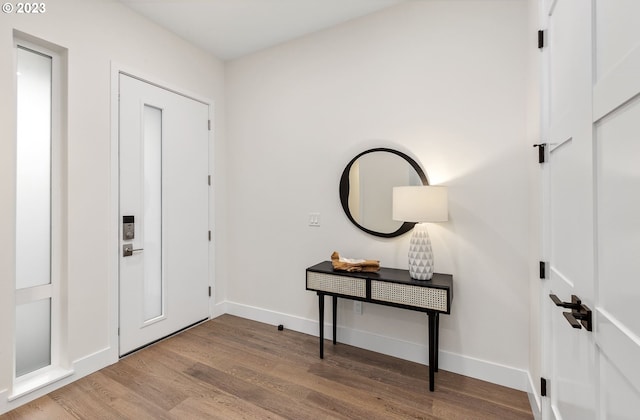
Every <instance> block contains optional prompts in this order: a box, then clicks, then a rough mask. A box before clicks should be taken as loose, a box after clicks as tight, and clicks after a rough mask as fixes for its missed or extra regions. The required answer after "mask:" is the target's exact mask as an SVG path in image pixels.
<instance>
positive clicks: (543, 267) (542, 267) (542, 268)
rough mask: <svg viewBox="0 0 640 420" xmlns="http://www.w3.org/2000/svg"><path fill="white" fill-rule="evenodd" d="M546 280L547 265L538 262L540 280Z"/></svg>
mask: <svg viewBox="0 0 640 420" xmlns="http://www.w3.org/2000/svg"><path fill="white" fill-rule="evenodd" d="M546 278H547V263H546V262H544V261H540V279H546Z"/></svg>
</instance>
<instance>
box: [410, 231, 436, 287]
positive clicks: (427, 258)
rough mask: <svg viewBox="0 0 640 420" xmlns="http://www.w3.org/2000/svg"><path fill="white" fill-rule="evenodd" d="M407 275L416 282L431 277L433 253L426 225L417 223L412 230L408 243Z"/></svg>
mask: <svg viewBox="0 0 640 420" xmlns="http://www.w3.org/2000/svg"><path fill="white" fill-rule="evenodd" d="M409 275H410V276H411V278H412V279H416V280H431V278H432V277H433V251H432V250H431V239H430V238H429V233H428V232H427V224H426V223H418V224H416V225H415V227H414V228H413V234H412V235H411V241H410V242H409Z"/></svg>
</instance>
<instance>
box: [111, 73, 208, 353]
mask: <svg viewBox="0 0 640 420" xmlns="http://www.w3.org/2000/svg"><path fill="white" fill-rule="evenodd" d="M119 94H120V104H119V167H120V170H119V191H120V219H119V220H120V222H121V225H120V232H119V236H120V248H119V253H120V273H119V279H120V280H119V285H120V317H119V328H120V349H119V353H120V355H121V356H122V355H125V354H127V353H129V352H131V351H133V350H136V349H138V348H140V347H143V346H145V345H147V344H149V343H151V342H154V341H156V340H158V339H160V338H163V337H166V336H168V335H170V334H172V333H174V332H176V331H179V330H181V329H183V328H185V327H188V326H190V325H192V324H194V323H197V322H199V321H202V320H204V319H207V318H208V316H209V287H208V285H209V280H208V265H209V263H208V254H209V252H208V249H209V238H208V236H209V233H208V231H209V227H208V225H209V222H208V172H209V170H208V150H209V149H208V121H209V117H208V113H209V109H208V105H206V104H203V103H201V102H199V101H196V100H193V99H190V98H187V97H185V96H183V95H179V94H177V93H174V92H171V91H169V90H166V89H163V88H160V87H157V86H154V85H152V84H149V83H146V82H143V81H141V80H138V79H135V78H133V77H130V76H127V75H124V74H120V76H119Z"/></svg>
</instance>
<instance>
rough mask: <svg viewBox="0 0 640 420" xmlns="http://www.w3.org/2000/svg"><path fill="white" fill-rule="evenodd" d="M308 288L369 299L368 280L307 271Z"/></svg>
mask: <svg viewBox="0 0 640 420" xmlns="http://www.w3.org/2000/svg"><path fill="white" fill-rule="evenodd" d="M307 288H309V289H313V290H320V291H323V292H331V293H338V294H340V295H345V296H356V297H361V298H366V297H367V280H366V279H359V278H356V277H345V276H336V275H333V274H325V273H315V272H313V271H307Z"/></svg>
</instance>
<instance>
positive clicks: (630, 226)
mask: <svg viewBox="0 0 640 420" xmlns="http://www.w3.org/2000/svg"><path fill="white" fill-rule="evenodd" d="M595 11H596V15H595V19H594V25H595V28H594V37H593V39H594V42H595V44H594V54H595V57H594V60H593V63H594V90H593V99H594V100H593V109H594V113H593V131H594V154H595V158H594V164H595V175H596V176H595V180H596V185H595V187H596V209H595V211H596V237H597V238H598V241H597V247H596V250H595V255H596V262H597V264H596V273H595V274H596V291H597V304H596V308H595V309H596V314H595V319H596V321H597V322H596V325H595V329H596V335H595V338H596V343H597V345H598V348H599V350H600V351H599V353H598V356H599V359H598V361H597V364H598V367H599V380H600V384H599V385H600V386H599V400H600V409H599V412H600V418H602V419H637V418H640V317H638V312H637V305H638V299H639V298H640V281H638V274H639V273H640V258H639V255H640V2H638V1H637V0H616V1H612V0H597V1H595Z"/></svg>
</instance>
